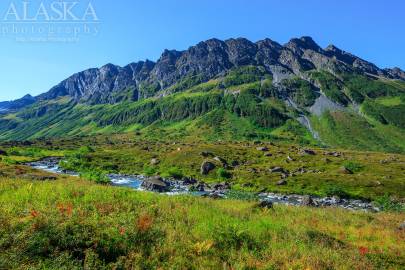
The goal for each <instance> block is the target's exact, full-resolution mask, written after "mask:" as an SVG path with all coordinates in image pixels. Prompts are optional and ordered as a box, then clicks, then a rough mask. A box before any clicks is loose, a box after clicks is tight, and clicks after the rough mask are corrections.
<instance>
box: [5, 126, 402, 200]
mask: <svg viewBox="0 0 405 270" xmlns="http://www.w3.org/2000/svg"><path fill="white" fill-rule="evenodd" d="M155 132H156V133H157V134H159V132H157V131H155ZM143 136H144V135H143V134H139V133H132V134H120V135H119V134H117V135H113V136H96V137H82V138H79V137H77V138H71V139H56V140H48V141H46V140H39V141H35V142H34V143H33V145H31V146H29V148H38V149H42V151H43V152H44V153H49V154H51V155H52V154H55V155H65V156H66V158H65V160H67V161H68V163H67V164H62V165H63V167H65V168H66V169H68V170H74V171H77V172H81V173H82V174H88V173H90V174H91V173H93V174H94V173H96V174H100V176H102V175H103V174H108V173H123V174H145V175H150V176H151V175H161V176H166V177H174V178H182V177H192V178H195V179H197V180H200V181H204V182H207V183H219V182H223V181H224V179H226V181H227V182H230V183H231V184H232V186H233V189H235V190H241V191H248V192H258V191H263V190H264V191H268V192H279V193H298V194H311V195H316V196H327V195H329V194H331V188H335V187H337V188H338V189H340V190H341V192H339V193H341V194H344V195H345V197H351V198H363V199H368V200H375V199H377V198H379V197H381V196H384V195H385V194H388V195H389V196H394V197H397V198H400V199H402V198H405V182H404V181H403V179H404V178H405V174H404V173H405V172H404V171H403V163H404V162H405V157H404V155H401V154H387V153H381V152H361V151H356V150H342V149H325V148H320V147H319V146H308V145H305V146H302V145H299V144H295V145H294V144H289V143H284V142H283V141H280V142H274V141H273V142H272V143H270V142H267V141H257V142H254V143H252V142H246V141H240V142H237V141H236V142H235V141H217V142H206V141H204V140H200V141H199V139H197V138H195V137H190V138H186V139H184V140H177V139H167V138H165V137H164V136H157V138H156V139H153V140H147V139H145V138H144V137H143ZM83 145H87V146H91V147H88V148H83V147H82V146H83ZM18 147H19V148H24V147H23V146H18ZM258 147H266V148H268V149H269V151H268V152H262V151H259V150H257V148H258ZM1 148H2V149H6V150H7V149H9V148H7V144H5V145H3V147H0V149H1ZM12 148H13V147H11V148H10V149H12ZM89 149H90V150H89ZM303 149H312V150H313V151H315V155H303V154H302V152H303ZM334 151H337V152H339V153H341V156H339V157H334V156H331V155H328V154H327V153H328V152H334ZM202 152H211V153H212V154H213V157H215V156H218V157H220V158H222V159H224V160H225V161H226V162H227V163H228V165H229V167H226V168H223V167H224V166H223V164H222V163H221V162H219V161H217V160H214V159H213V157H212V158H209V160H210V161H211V162H213V163H214V164H215V165H216V168H215V170H213V171H211V172H210V173H209V174H208V175H201V174H200V167H201V164H202V162H203V161H204V160H206V157H204V156H202V155H201V153H202ZM288 157H290V158H291V160H289V159H288ZM38 158H39V157H38ZM154 158H155V159H157V160H158V161H159V162H158V163H157V164H154V165H152V164H151V160H152V159H154ZM3 159H5V160H7V161H8V163H9V164H13V163H21V162H25V161H26V160H32V158H31V157H21V156H6V157H3ZM344 166H345V167H347V168H348V169H349V170H351V171H352V172H353V174H344V173H342V171H341V168H342V167H344ZM272 167H283V168H284V169H285V170H288V171H289V172H290V173H292V174H293V175H291V176H290V177H288V178H287V179H286V180H287V184H286V185H284V186H279V185H277V182H278V181H280V179H281V174H279V173H271V172H270V170H269V169H270V168H272Z"/></svg>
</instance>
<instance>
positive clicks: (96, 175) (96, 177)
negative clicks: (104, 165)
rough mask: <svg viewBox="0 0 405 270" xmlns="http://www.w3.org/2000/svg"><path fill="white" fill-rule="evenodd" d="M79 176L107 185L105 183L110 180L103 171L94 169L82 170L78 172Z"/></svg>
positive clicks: (108, 182)
mask: <svg viewBox="0 0 405 270" xmlns="http://www.w3.org/2000/svg"><path fill="white" fill-rule="evenodd" d="M80 177H82V178H84V179H87V180H90V181H93V182H95V183H97V184H103V185H107V184H110V183H111V180H110V178H108V176H107V175H105V174H104V173H103V172H100V171H96V170H92V171H87V172H83V173H81V174H80Z"/></svg>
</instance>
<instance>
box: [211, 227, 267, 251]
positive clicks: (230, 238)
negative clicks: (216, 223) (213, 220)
mask: <svg viewBox="0 0 405 270" xmlns="http://www.w3.org/2000/svg"><path fill="white" fill-rule="evenodd" d="M213 237H214V241H215V245H216V247H217V248H218V249H220V250H230V249H236V250H240V249H242V248H246V249H248V250H256V249H259V247H260V245H259V243H258V242H256V241H255V239H254V238H253V237H252V236H251V235H250V234H249V233H248V231H247V230H245V229H242V228H240V227H239V226H237V225H235V224H232V225H226V226H221V227H218V228H217V229H216V230H215V235H213Z"/></svg>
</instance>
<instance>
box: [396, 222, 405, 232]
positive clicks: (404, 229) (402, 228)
mask: <svg viewBox="0 0 405 270" xmlns="http://www.w3.org/2000/svg"><path fill="white" fill-rule="evenodd" d="M398 229H399V230H401V231H405V221H404V222H402V223H401V225H399V227H398Z"/></svg>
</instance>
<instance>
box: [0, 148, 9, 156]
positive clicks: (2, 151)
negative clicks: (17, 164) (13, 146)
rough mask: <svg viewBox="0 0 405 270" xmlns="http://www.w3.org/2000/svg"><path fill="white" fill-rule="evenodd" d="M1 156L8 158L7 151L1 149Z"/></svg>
mask: <svg viewBox="0 0 405 270" xmlns="http://www.w3.org/2000/svg"><path fill="white" fill-rule="evenodd" d="M0 156H8V154H7V152H6V151H5V150H3V149H0Z"/></svg>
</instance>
